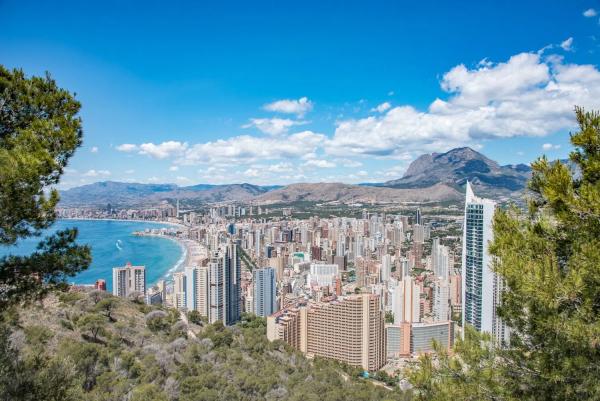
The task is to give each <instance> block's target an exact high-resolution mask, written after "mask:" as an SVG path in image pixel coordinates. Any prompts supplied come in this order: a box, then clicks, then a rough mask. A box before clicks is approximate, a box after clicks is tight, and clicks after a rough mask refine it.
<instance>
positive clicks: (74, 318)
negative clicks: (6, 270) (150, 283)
mask: <svg viewBox="0 0 600 401" xmlns="http://www.w3.org/2000/svg"><path fill="white" fill-rule="evenodd" d="M0 327H1V329H0V348H1V350H2V352H0V399H2V400H57V401H58V400H61V401H69V400H83V399H85V400H93V401H96V400H97V401H100V400H102V401H108V400H111V401H118V400H123V401H125V400H140V401H141V400H159V401H160V400H165V401H166V400H178V401H192V400H193V401H199V400H211V401H212V400H227V401H230V400H298V401H300V400H302V401H306V400H315V401H317V400H318V401H323V400H324V401H337V400H339V401H342V400H403V399H408V394H403V393H401V392H400V391H399V390H394V391H391V390H389V389H386V388H383V387H381V386H375V385H373V384H372V383H371V382H370V381H368V380H366V379H362V378H360V370H359V369H354V368H350V367H348V366H343V365H341V364H338V363H336V362H333V361H327V360H323V359H315V360H309V359H306V358H305V357H304V356H303V355H302V354H301V353H299V352H297V351H295V350H292V349H291V348H290V347H289V346H287V345H286V344H284V343H282V342H279V341H276V342H273V343H271V342H269V341H268V340H267V339H266V335H265V320H264V319H262V318H257V317H255V316H252V315H244V319H243V320H242V322H241V323H239V324H238V325H236V326H233V327H224V326H223V325H222V324H220V323H219V322H218V323H216V324H212V325H205V326H198V325H195V324H191V325H190V326H189V327H188V326H186V325H185V324H184V323H183V322H182V321H180V320H179V313H178V312H177V311H176V310H173V309H158V308H155V307H150V306H148V305H144V304H139V303H136V302H133V301H128V300H125V299H119V298H114V297H112V296H110V295H108V294H106V293H103V292H98V291H92V292H89V293H77V292H69V293H62V294H60V295H58V296H56V295H55V294H51V295H50V296H48V297H47V298H45V299H44V300H43V301H42V302H41V303H36V304H33V305H30V306H29V307H27V308H17V307H13V308H11V309H10V310H9V311H7V312H5V313H4V315H3V323H2V325H1V326H0ZM189 329H191V331H192V332H193V333H194V334H196V335H197V338H191V336H189V334H188V330H189ZM379 376H381V378H382V379H385V380H387V381H390V380H391V381H392V382H393V379H391V378H389V377H388V376H386V375H384V374H380V375H379ZM379 376H377V377H379Z"/></svg>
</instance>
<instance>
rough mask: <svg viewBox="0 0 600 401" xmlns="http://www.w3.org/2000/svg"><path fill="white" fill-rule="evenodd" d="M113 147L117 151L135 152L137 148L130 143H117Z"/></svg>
mask: <svg viewBox="0 0 600 401" xmlns="http://www.w3.org/2000/svg"><path fill="white" fill-rule="evenodd" d="M115 149H117V150H118V151H119V152H126V153H129V152H135V151H136V150H138V147H137V145H134V144H132V143H124V144H122V145H118V146H117V147H116V148H115Z"/></svg>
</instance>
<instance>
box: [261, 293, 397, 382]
mask: <svg viewBox="0 0 600 401" xmlns="http://www.w3.org/2000/svg"><path fill="white" fill-rule="evenodd" d="M267 336H268V338H269V340H271V341H272V340H275V339H279V340H283V341H285V342H287V343H288V344H290V345H291V346H293V347H294V348H297V349H299V350H300V351H302V352H304V353H306V354H307V355H308V356H321V357H324V358H331V359H335V360H338V361H342V362H345V363H347V364H349V365H352V366H359V367H362V368H363V369H365V370H369V371H375V370H379V369H380V368H381V367H382V366H383V365H384V364H385V360H386V351H385V333H384V315H383V312H382V311H381V309H380V306H379V297H378V296H377V295H372V294H359V295H352V296H348V297H346V298H343V299H341V300H335V301H331V302H318V303H316V302H315V303H310V304H309V305H308V306H303V307H299V308H291V309H286V310H283V311H281V312H278V313H276V314H274V315H272V316H269V317H268V318H267Z"/></svg>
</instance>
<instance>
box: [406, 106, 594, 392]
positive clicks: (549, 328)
mask: <svg viewBox="0 0 600 401" xmlns="http://www.w3.org/2000/svg"><path fill="white" fill-rule="evenodd" d="M575 114H576V117H577V122H578V124H579V128H580V130H579V132H577V133H575V134H572V135H571V143H572V144H573V146H574V147H575V149H574V151H573V152H572V153H571V154H570V163H562V162H560V161H553V162H551V161H549V160H548V159H547V158H546V157H545V156H543V157H541V158H539V159H538V160H537V161H535V162H534V163H533V164H532V169H533V176H532V179H531V181H530V184H529V188H530V190H531V193H532V197H531V199H530V200H529V205H528V212H527V213H525V212H522V211H520V210H518V209H517V208H515V207H512V208H509V209H506V210H498V211H497V212H496V214H495V216H494V241H493V243H492V245H491V247H490V252H491V253H492V254H493V255H494V256H496V257H497V258H496V263H495V265H494V267H493V268H494V270H495V271H496V272H497V273H498V274H499V275H500V276H501V277H502V278H503V279H504V280H505V282H506V284H507V289H506V291H505V292H504V293H503V294H502V305H501V307H500V309H499V315H500V316H501V318H502V319H503V320H504V321H505V322H506V323H507V324H508V326H509V327H510V328H511V331H512V334H511V341H510V345H509V346H508V347H507V348H505V349H499V348H497V347H496V348H494V347H491V343H490V342H489V341H486V338H485V336H483V337H482V335H479V334H478V333H474V332H473V331H472V330H468V331H467V335H466V336H465V340H464V341H458V342H457V346H456V347H455V354H454V355H452V356H450V355H446V354H442V355H441V356H440V357H439V358H438V359H436V360H432V358H429V357H426V358H422V360H421V361H420V363H418V364H417V365H416V366H414V367H413V368H412V369H411V370H410V371H409V372H408V375H409V379H410V380H411V381H412V382H413V384H414V385H415V390H416V393H417V396H418V398H419V399H423V400H424V399H427V400H446V399H451V398H452V399H478V400H597V399H600V114H599V113H598V112H586V111H584V110H583V109H582V108H576V109H575ZM487 340H489V339H487Z"/></svg>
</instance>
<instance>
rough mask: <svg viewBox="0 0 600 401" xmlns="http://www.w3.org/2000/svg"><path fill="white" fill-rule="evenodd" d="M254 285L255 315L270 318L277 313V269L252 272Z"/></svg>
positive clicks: (268, 268)
mask: <svg viewBox="0 0 600 401" xmlns="http://www.w3.org/2000/svg"><path fill="white" fill-rule="evenodd" d="M252 281H253V284H254V295H253V296H254V313H255V314H256V315H257V316H263V317H265V316H269V315H272V314H273V313H275V312H276V311H277V286H276V280H275V269H273V268H270V267H265V268H262V269H255V270H254V271H253V272H252Z"/></svg>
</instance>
